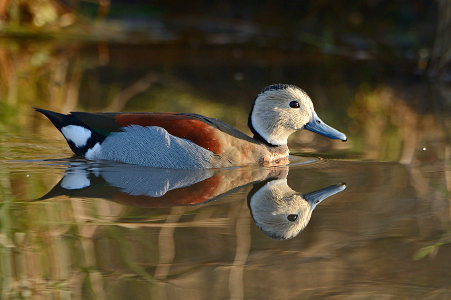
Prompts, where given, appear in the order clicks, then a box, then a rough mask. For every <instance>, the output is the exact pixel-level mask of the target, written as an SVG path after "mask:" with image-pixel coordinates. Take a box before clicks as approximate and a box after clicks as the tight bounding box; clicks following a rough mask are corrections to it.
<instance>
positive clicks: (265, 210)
mask: <svg viewBox="0 0 451 300" xmlns="http://www.w3.org/2000/svg"><path fill="white" fill-rule="evenodd" d="M345 188H346V185H345V184H343V183H342V184H338V185H331V186H329V187H326V188H324V189H321V190H318V191H315V192H312V193H308V194H305V195H302V194H299V193H297V192H296V191H294V190H292V189H291V188H290V187H289V186H288V184H287V179H286V178H283V179H275V180H271V181H269V182H267V183H266V184H264V185H263V186H260V188H258V187H255V188H254V190H253V191H252V192H251V193H250V194H249V196H248V199H249V208H250V210H251V215H252V217H253V219H254V221H255V223H256V225H257V226H258V227H259V228H260V229H261V230H262V231H263V232H264V233H265V234H266V235H268V236H270V237H272V238H276V239H282V240H285V239H291V238H293V237H295V236H297V235H298V234H299V233H300V232H301V231H302V230H303V229H304V228H305V227H306V226H307V224H308V223H309V221H310V217H311V216H312V212H313V210H314V209H315V207H316V205H318V204H319V203H320V202H321V201H323V200H324V199H326V198H328V197H329V196H332V195H334V194H336V193H339V192H341V191H343V190H344V189H345Z"/></svg>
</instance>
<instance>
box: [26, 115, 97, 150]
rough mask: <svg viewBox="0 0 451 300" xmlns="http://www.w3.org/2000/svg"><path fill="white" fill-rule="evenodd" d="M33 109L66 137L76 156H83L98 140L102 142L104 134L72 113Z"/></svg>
mask: <svg viewBox="0 0 451 300" xmlns="http://www.w3.org/2000/svg"><path fill="white" fill-rule="evenodd" d="M34 109H35V110H36V111H38V112H40V113H41V114H43V115H44V116H46V117H47V118H48V119H49V120H50V121H51V122H52V123H53V125H55V127H56V128H57V129H58V130H59V131H60V132H61V134H62V135H63V136H64V138H65V139H66V141H67V143H68V144H69V147H70V148H71V149H72V151H73V152H74V153H75V154H76V155H78V156H82V157H83V156H85V154H86V152H87V151H88V150H89V149H91V148H92V147H94V145H95V144H96V143H98V142H100V143H101V142H102V141H103V140H104V139H105V136H103V135H101V134H99V133H97V132H95V131H94V130H92V129H91V128H89V127H88V126H86V125H85V124H83V123H82V122H81V121H80V120H78V119H77V118H76V117H75V116H74V115H72V114H68V115H65V114H60V113H57V112H53V111H50V110H46V109H42V108H36V107H34Z"/></svg>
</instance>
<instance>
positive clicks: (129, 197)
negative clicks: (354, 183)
mask: <svg viewBox="0 0 451 300" xmlns="http://www.w3.org/2000/svg"><path fill="white" fill-rule="evenodd" d="M287 175H288V167H286V166H282V167H272V168H233V169H214V170H213V169H200V170H171V169H155V168H147V167H141V166H133V165H122V164H113V165H101V164H95V163H85V162H77V163H72V165H71V166H70V167H68V168H67V169H66V172H65V175H64V177H63V178H62V179H61V180H60V182H59V183H58V184H57V185H56V186H55V187H54V188H53V189H52V190H51V191H50V192H48V193H47V194H46V195H45V196H43V197H41V200H43V199H48V198H52V197H56V196H59V195H68V196H71V197H85V198H86V197H88V198H104V199H108V200H112V201H115V202H118V203H121V204H124V205H127V206H135V207H143V208H159V207H173V206H186V205H199V204H204V203H206V202H209V201H211V200H216V199H218V198H220V197H221V196H223V195H225V194H227V193H229V192H232V191H236V190H237V189H239V188H241V187H243V186H246V185H248V184H254V187H253V189H252V191H251V192H250V193H249V195H248V201H249V208H250V211H251V215H252V217H253V219H254V221H255V223H256V224H257V226H258V227H259V228H260V229H261V230H262V231H263V232H264V233H265V234H267V235H268V236H270V237H272V238H278V239H290V238H293V237H295V236H296V235H298V234H299V232H301V231H302V229H304V228H305V226H307V224H308V222H309V221H310V217H311V214H312V211H313V210H314V209H315V207H316V205H318V204H319V203H320V202H321V201H323V200H324V199H326V198H327V197H329V196H332V195H334V194H336V193H339V192H341V191H343V190H344V189H345V188H346V186H345V184H338V185H331V186H329V187H326V188H324V189H321V190H319V191H316V192H312V193H308V194H305V195H302V194H300V193H298V192H296V191H294V190H292V189H291V188H290V187H289V186H288V184H287Z"/></svg>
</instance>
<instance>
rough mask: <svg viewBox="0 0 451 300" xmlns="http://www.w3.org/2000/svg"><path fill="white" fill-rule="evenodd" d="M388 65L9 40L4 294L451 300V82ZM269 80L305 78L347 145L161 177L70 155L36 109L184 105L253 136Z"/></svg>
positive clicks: (0, 65)
mask: <svg viewBox="0 0 451 300" xmlns="http://www.w3.org/2000/svg"><path fill="white" fill-rule="evenodd" d="M386 64H387V65H383V64H381V63H380V62H376V61H371V60H370V61H349V60H346V59H344V58H339V57H335V58H333V57H327V56H326V57H321V56H318V55H317V56H312V55H307V56H301V55H300V54H296V53H290V52H287V51H282V50H277V51H276V50H272V51H269V50H259V49H254V48H252V47H248V48H246V47H244V48H243V47H232V46H230V47H214V46H211V47H193V46H189V47H186V46H174V45H172V46H171V45H143V46H138V45H136V46H125V45H107V44H99V45H95V44H93V45H90V44H88V45H86V44H79V43H66V44H64V45H62V44H58V43H54V42H28V43H23V42H21V43H18V42H13V41H3V43H2V46H1V47H0V79H1V80H0V198H1V202H0V291H1V294H2V297H3V298H5V299H7V298H33V299H35V298H36V299H41V298H52V299H63V298H64V299H69V298H70V299H122V298H129V299H149V298H154V299H177V298H183V299H210V298H213V299H222V298H232V299H241V298H248V299H257V298H258V299H276V298H281V299H302V298H309V297H314V296H316V297H329V298H348V297H351V296H353V297H355V298H381V297H383V298H398V297H402V298H425V297H429V298H431V299H447V298H451V244H450V243H451V215H450V213H451V207H450V202H449V198H450V197H449V196H450V188H451V169H450V151H451V150H450V144H449V138H450V136H449V128H450V125H451V123H450V122H451V118H450V116H451V114H450V113H449V104H450V97H449V95H450V93H449V89H447V87H444V86H434V85H428V84H426V83H424V82H421V81H420V80H419V79H418V78H412V77H411V76H406V75H405V74H399V72H398V71H394V69H396V70H398V68H394V67H389V65H392V64H396V62H386ZM400 68H406V67H405V66H402V67H400ZM275 82H285V83H292V84H297V85H299V86H301V87H302V88H304V89H305V90H306V91H307V92H308V93H309V94H310V96H311V98H312V99H313V102H314V104H315V107H316V111H317V112H318V115H319V116H321V117H322V119H323V120H325V121H326V122H327V123H329V124H330V125H332V126H334V127H335V128H337V129H338V130H340V131H343V132H345V133H346V134H347V135H348V137H349V141H348V142H347V143H341V142H336V141H330V140H327V139H325V138H323V137H320V136H315V135H314V134H311V133H308V132H302V133H299V134H295V135H293V136H292V137H291V139H290V143H289V145H290V148H291V153H292V157H291V163H290V165H288V166H285V167H277V168H259V167H246V168H236V169H227V170H205V171H196V172H194V171H193V172H189V171H170V170H156V169H150V168H143V167H136V166H124V165H120V164H114V163H99V162H87V161H84V160H81V159H77V158H72V157H71V156H72V153H71V152H70V149H69V148H68V147H67V145H66V144H65V142H64V141H63V139H62V137H61V136H60V134H59V133H58V132H57V130H55V129H54V128H53V127H52V125H51V124H50V122H48V120H46V119H44V118H43V117H42V116H40V115H38V114H37V113H35V112H34V111H33V110H32V108H31V107H33V106H37V107H42V108H46V109H51V110H55V111H60V112H69V111H72V110H80V111H121V110H123V111H180V112H195V113H199V114H205V115H208V116H211V117H217V118H220V119H222V120H224V121H226V122H228V123H230V124H231V125H233V126H236V127H238V128H240V129H242V130H246V122H247V113H248V110H249V108H250V106H251V103H252V100H253V99H254V97H255V95H256V93H258V91H259V90H260V89H262V88H263V87H264V86H265V85H267V84H270V83H275ZM246 132H249V131H246ZM289 219H291V220H290V221H289Z"/></svg>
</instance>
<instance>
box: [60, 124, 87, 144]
mask: <svg viewBox="0 0 451 300" xmlns="http://www.w3.org/2000/svg"><path fill="white" fill-rule="evenodd" d="M61 132H62V133H63V135H64V136H65V137H66V139H68V140H70V141H72V142H73V143H74V144H75V146H77V147H78V148H81V147H83V146H85V145H86V143H87V142H88V140H89V138H90V137H91V130H89V129H86V128H84V127H81V126H77V125H67V126H64V127H63V128H61Z"/></svg>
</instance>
